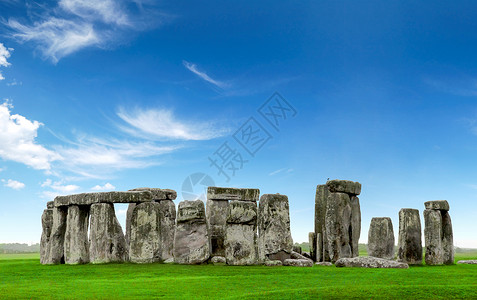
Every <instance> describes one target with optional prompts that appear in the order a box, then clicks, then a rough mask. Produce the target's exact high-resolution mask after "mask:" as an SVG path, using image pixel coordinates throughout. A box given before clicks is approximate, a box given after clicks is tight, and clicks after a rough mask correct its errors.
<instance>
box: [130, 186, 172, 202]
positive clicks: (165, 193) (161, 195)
mask: <svg viewBox="0 0 477 300" xmlns="http://www.w3.org/2000/svg"><path fill="white" fill-rule="evenodd" d="M129 191H130V192H138V191H149V192H151V193H152V198H153V200H155V201H157V200H175V199H176V198H177V192H176V191H174V190H170V189H159V188H148V187H140V188H135V189H132V190H129Z"/></svg>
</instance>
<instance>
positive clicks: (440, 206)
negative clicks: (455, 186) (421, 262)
mask: <svg viewBox="0 0 477 300" xmlns="http://www.w3.org/2000/svg"><path fill="white" fill-rule="evenodd" d="M424 205H425V207H426V209H425V210H424V223H425V227H424V237H425V242H426V255H425V261H426V264H428V265H443V264H446V265H450V264H453V263H454V241H453V240H454V239H453V233H452V222H451V218H450V215H449V209H450V208H449V203H448V202H447V201H446V200H437V201H428V202H425V203H424Z"/></svg>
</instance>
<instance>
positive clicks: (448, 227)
mask: <svg viewBox="0 0 477 300" xmlns="http://www.w3.org/2000/svg"><path fill="white" fill-rule="evenodd" d="M441 213H442V248H443V249H444V264H445V265H452V264H454V234H453V231H452V221H451V217H450V215H449V212H441Z"/></svg>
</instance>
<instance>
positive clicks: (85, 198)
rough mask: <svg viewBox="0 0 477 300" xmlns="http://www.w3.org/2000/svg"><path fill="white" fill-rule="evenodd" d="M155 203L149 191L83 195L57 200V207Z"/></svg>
mask: <svg viewBox="0 0 477 300" xmlns="http://www.w3.org/2000/svg"><path fill="white" fill-rule="evenodd" d="M149 201H153V198H152V193H151V192H149V191H138V192H101V193H83V194H76V195H69V196H58V197H56V198H55V207H59V206H68V205H91V204H94V203H141V202H149Z"/></svg>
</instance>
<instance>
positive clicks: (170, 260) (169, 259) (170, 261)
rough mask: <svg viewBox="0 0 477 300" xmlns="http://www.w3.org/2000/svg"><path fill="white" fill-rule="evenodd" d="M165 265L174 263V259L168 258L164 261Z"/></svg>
mask: <svg viewBox="0 0 477 300" xmlns="http://www.w3.org/2000/svg"><path fill="white" fill-rule="evenodd" d="M164 263H165V264H173V263H174V258H173V257H170V258H168V259H166V260H165V261H164Z"/></svg>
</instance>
